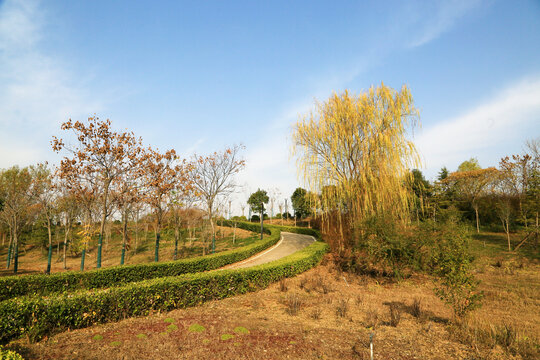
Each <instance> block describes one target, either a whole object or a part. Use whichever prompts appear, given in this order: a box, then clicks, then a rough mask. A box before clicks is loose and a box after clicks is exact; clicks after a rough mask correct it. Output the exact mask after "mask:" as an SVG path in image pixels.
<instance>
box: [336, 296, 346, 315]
mask: <svg viewBox="0 0 540 360" xmlns="http://www.w3.org/2000/svg"><path fill="white" fill-rule="evenodd" d="M348 311H349V301H348V300H345V299H341V300H340V301H339V303H338V305H337V306H336V315H337V316H338V317H342V318H344V317H346V316H347V312H348Z"/></svg>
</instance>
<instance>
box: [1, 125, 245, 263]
mask: <svg viewBox="0 0 540 360" xmlns="http://www.w3.org/2000/svg"><path fill="white" fill-rule="evenodd" d="M61 128H62V130H64V131H67V132H71V133H72V134H73V135H74V137H75V139H76V141H75V142H74V145H70V144H69V143H67V141H64V140H63V139H62V138H58V137H53V140H52V141H51V144H52V149H53V150H54V151H55V152H59V153H60V152H61V153H63V154H65V156H64V157H63V159H62V160H61V162H60V164H59V165H58V167H56V168H50V167H49V166H48V165H47V164H38V165H36V166H30V167H28V168H23V169H20V168H19V167H16V166H14V167H12V168H10V169H6V170H2V171H1V173H0V204H1V206H2V208H1V212H0V216H1V219H2V221H3V223H4V224H5V225H6V226H7V228H8V230H9V237H10V241H9V251H8V261H7V266H8V268H9V266H10V262H11V258H12V257H13V260H14V272H17V267H18V251H19V239H20V234H21V232H22V231H23V229H25V227H27V226H28V225H29V224H31V223H33V222H35V221H37V219H38V218H39V217H41V218H43V219H45V224H46V227H47V229H48V235H49V247H48V248H49V249H48V265H47V270H46V272H47V273H49V272H50V268H51V253H52V235H51V228H52V224H53V223H54V220H55V219H56V220H57V221H58V220H61V223H62V224H63V226H64V227H65V239H64V266H65V251H66V247H67V244H68V238H69V235H70V231H71V230H72V227H73V224H74V222H75V221H78V222H81V223H82V224H83V234H82V235H83V245H82V255H81V270H82V269H84V261H85V253H86V250H87V246H88V243H89V241H91V239H93V237H94V235H97V237H98V243H97V267H98V268H99V267H101V261H102V245H103V234H104V232H105V226H106V223H107V222H108V221H110V219H111V217H112V215H113V213H116V214H117V216H118V217H119V218H120V219H121V222H122V231H121V232H122V237H123V245H122V254H121V260H120V263H121V264H123V263H124V261H125V252H126V248H127V247H128V246H129V235H128V224H129V223H130V221H132V220H138V218H139V216H140V215H141V214H145V213H148V214H150V215H151V216H152V219H153V224H154V230H155V261H158V260H159V245H160V233H161V229H162V226H163V220H164V216H165V215H166V214H167V215H168V216H169V217H170V218H171V219H172V220H173V221H172V222H173V224H174V229H175V251H174V254H175V255H174V256H175V257H176V255H177V249H178V240H179V234H180V231H179V230H180V227H181V223H182V216H181V214H182V212H185V211H186V209H190V208H192V207H193V206H195V205H196V204H197V205H198V206H199V207H201V208H202V209H203V210H204V211H205V213H206V216H207V218H208V219H209V223H210V227H211V230H212V235H213V238H214V239H215V222H214V217H215V212H216V207H217V206H218V204H219V202H220V201H223V200H224V199H225V198H226V197H227V196H228V195H230V193H231V192H233V191H234V189H235V186H236V185H235V183H234V176H235V174H236V173H238V172H239V171H240V170H241V169H242V168H243V167H244V165H245V163H244V160H242V159H241V151H242V150H243V146H241V145H235V146H232V147H230V148H227V149H225V150H224V151H221V152H214V153H213V154H210V155H207V156H198V155H196V154H195V155H192V156H191V157H189V158H180V157H179V156H178V154H177V153H176V152H175V150H173V149H171V150H167V151H164V152H161V151H159V150H156V149H153V148H151V147H144V146H143V144H142V139H141V138H137V137H135V135H134V134H133V133H132V132H127V131H126V132H117V131H115V130H113V129H112V126H111V122H110V121H109V120H105V121H102V120H100V119H99V118H97V117H91V118H89V119H88V121H87V122H80V121H77V122H73V121H71V120H69V121H67V122H65V123H63V124H62V126H61ZM95 224H99V226H98V227H97V228H96V226H95ZM12 253H13V255H12Z"/></svg>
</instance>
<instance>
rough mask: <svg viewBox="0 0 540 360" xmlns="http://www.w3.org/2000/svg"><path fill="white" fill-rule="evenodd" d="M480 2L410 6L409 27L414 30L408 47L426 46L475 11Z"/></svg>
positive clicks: (463, 0)
mask: <svg viewBox="0 0 540 360" xmlns="http://www.w3.org/2000/svg"><path fill="white" fill-rule="evenodd" d="M482 3H483V1H482V0H443V1H434V2H421V4H419V3H414V5H411V8H410V9H409V10H410V20H411V26H412V27H413V28H415V29H416V30H415V31H412V33H413V39H412V41H410V42H409V44H408V45H409V47H417V46H422V45H424V44H427V43H429V42H431V41H433V40H435V39H436V38H438V37H439V36H441V35H442V34H444V33H445V32H447V31H449V30H450V29H451V28H452V27H453V26H454V25H455V24H456V23H457V22H458V21H459V20H460V19H461V18H463V17H464V16H465V15H467V14H469V13H470V12H471V11H473V10H475V9H477V8H478V7H479V6H480V5H481V4H482Z"/></svg>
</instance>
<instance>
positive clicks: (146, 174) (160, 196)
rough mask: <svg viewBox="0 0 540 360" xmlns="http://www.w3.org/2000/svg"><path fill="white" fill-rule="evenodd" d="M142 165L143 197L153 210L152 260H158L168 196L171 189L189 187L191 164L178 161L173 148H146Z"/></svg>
mask: <svg viewBox="0 0 540 360" xmlns="http://www.w3.org/2000/svg"><path fill="white" fill-rule="evenodd" d="M142 163H143V167H142V172H141V174H142V176H143V183H144V188H145V194H144V199H145V201H146V203H147V204H148V205H149V206H150V207H151V208H152V210H153V212H154V229H155V234H156V246H155V256H154V261H156V262H158V261H159V240H160V237H161V226H162V224H163V217H164V215H165V212H166V210H167V201H168V196H169V194H170V193H171V192H172V191H181V192H183V191H186V190H187V189H188V188H190V186H191V185H190V181H189V172H190V171H191V165H190V164H188V163H187V162H186V161H185V160H182V161H180V160H179V159H178V156H177V155H176V152H175V151H174V150H168V151H166V152H165V153H163V154H162V153H160V152H158V151H155V150H152V149H151V148H148V150H146V151H145V154H144V160H143V162H142Z"/></svg>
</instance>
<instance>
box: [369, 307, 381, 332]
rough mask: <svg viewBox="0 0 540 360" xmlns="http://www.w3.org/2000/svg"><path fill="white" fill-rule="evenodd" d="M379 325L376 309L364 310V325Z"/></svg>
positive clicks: (373, 326)
mask: <svg viewBox="0 0 540 360" xmlns="http://www.w3.org/2000/svg"><path fill="white" fill-rule="evenodd" d="M377 325H379V312H378V311H377V310H376V309H369V310H368V311H366V327H368V328H375V327H376V326H377Z"/></svg>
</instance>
